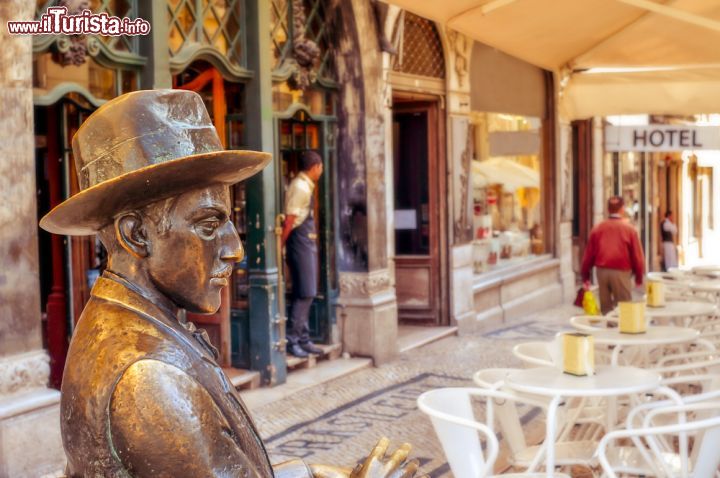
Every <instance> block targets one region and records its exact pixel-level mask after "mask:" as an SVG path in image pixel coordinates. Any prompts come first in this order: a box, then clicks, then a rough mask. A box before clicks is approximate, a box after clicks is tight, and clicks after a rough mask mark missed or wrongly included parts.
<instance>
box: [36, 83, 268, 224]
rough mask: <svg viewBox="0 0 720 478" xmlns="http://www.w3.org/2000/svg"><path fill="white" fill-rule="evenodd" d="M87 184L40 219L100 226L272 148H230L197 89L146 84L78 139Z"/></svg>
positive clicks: (246, 164) (222, 178) (103, 110)
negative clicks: (148, 87)
mask: <svg viewBox="0 0 720 478" xmlns="http://www.w3.org/2000/svg"><path fill="white" fill-rule="evenodd" d="M72 147H73V154H74V158H75V165H76V169H77V175H78V180H79V183H80V188H81V191H80V192H79V193H77V194H75V195H74V196H72V197H71V198H69V199H67V200H66V201H65V202H63V203H61V204H59V205H58V206H57V207H55V208H54V209H53V210H52V211H50V212H49V213H48V214H47V215H46V216H45V217H43V218H42V220H41V221H40V227H42V228H43V229H45V230H46V231H49V232H53V233H55V234H68V235H89V234H94V233H95V232H97V231H98V230H99V229H101V228H102V227H103V226H105V225H106V224H109V223H110V222H112V220H113V218H114V217H115V216H116V215H117V214H119V213H121V212H124V211H128V210H132V209H136V208H139V207H142V206H146V205H148V204H151V203H153V202H155V201H159V200H161V199H165V198H169V197H172V196H175V195H177V194H179V193H182V192H185V191H189V190H191V189H195V188H201V187H205V186H209V185H213V184H228V185H229V184H234V183H237V182H240V181H242V180H243V179H246V178H248V177H250V176H252V175H254V174H255V173H257V172H259V171H260V170H261V169H263V168H264V167H265V166H266V165H267V164H268V162H269V161H270V158H271V156H270V154H268V153H261V152H257V151H239V150H224V149H223V146H222V143H221V142H220V138H219V137H218V134H217V131H216V130H215V127H214V126H213V124H212V122H211V121H210V116H209V115H208V112H207V109H206V108H205V104H204V103H203V101H202V98H201V97H200V95H198V94H197V93H194V92H192V91H185V90H142V91H135V92H133V93H128V94H125V95H122V96H119V97H117V98H115V99H113V100H111V101H109V102H107V103H106V104H104V105H103V106H102V107H100V108H99V109H98V110H97V111H95V112H94V113H93V114H92V115H90V117H89V118H88V119H87V120H86V121H85V122H84V123H83V124H82V126H80V128H79V129H78V131H77V133H76V134H75V136H74V137H73V140H72Z"/></svg>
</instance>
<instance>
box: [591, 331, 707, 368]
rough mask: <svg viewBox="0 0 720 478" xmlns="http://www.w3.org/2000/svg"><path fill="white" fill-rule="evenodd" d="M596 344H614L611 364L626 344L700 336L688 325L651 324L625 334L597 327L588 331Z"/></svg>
mask: <svg viewBox="0 0 720 478" xmlns="http://www.w3.org/2000/svg"><path fill="white" fill-rule="evenodd" d="M590 333H591V334H592V336H593V339H594V340H595V344H596V345H614V346H615V348H614V349H613V352H612V359H611V364H612V365H617V364H618V360H619V357H620V350H621V349H622V347H627V346H633V345H638V346H654V345H671V344H683V343H688V342H694V341H696V340H697V339H698V338H700V332H699V331H698V330H695V329H691V328H689V327H674V326H666V325H653V326H650V327H648V328H647V331H646V332H645V333H642V334H625V333H621V332H620V330H619V329H617V328H613V329H598V330H597V331H593V332H590Z"/></svg>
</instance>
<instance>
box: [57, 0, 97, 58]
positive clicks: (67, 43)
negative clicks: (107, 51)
mask: <svg viewBox="0 0 720 478" xmlns="http://www.w3.org/2000/svg"><path fill="white" fill-rule="evenodd" d="M58 6H60V7H66V8H67V9H68V15H79V14H80V13H81V12H82V11H83V10H89V9H90V0H60V2H59V3H58ZM95 41H96V42H97V40H95ZM92 49H93V50H94V52H91V51H90V50H91V45H90V41H89V40H88V37H87V36H85V35H72V36H69V37H68V36H63V37H59V38H58V41H57V50H58V56H59V61H60V64H61V65H62V66H68V65H75V66H79V65H82V64H83V63H85V60H86V58H87V56H88V55H89V54H92V55H96V54H97V52H98V51H99V49H100V48H99V46H98V45H97V44H96V45H95V46H93V47H92Z"/></svg>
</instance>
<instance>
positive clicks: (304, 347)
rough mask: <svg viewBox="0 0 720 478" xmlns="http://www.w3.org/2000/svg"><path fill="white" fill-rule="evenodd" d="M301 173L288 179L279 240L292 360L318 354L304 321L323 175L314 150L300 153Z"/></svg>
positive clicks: (313, 278)
mask: <svg viewBox="0 0 720 478" xmlns="http://www.w3.org/2000/svg"><path fill="white" fill-rule="evenodd" d="M300 161H301V168H302V171H301V172H300V173H299V174H298V175H297V176H296V177H295V179H293V180H292V182H291V183H290V186H289V187H288V190H287V193H286V195H285V223H284V224H283V232H282V241H283V244H284V245H285V253H286V257H287V264H288V268H290V277H291V278H292V306H291V310H290V320H289V321H288V330H287V341H288V343H287V351H288V353H289V354H291V355H294V356H296V357H300V358H305V357H307V356H308V354H321V353H322V349H321V348H319V347H317V346H316V345H315V344H313V343H312V342H311V341H310V329H309V328H308V318H309V316H310V306H311V305H312V303H313V300H314V298H315V296H316V295H317V280H318V270H317V257H318V255H317V243H316V242H315V241H316V239H317V232H316V230H315V218H314V213H313V209H314V207H313V206H314V203H315V200H314V198H315V196H314V194H313V193H314V191H315V184H316V183H317V182H318V180H319V179H320V176H322V173H323V164H322V158H321V157H320V155H319V154H318V153H316V152H315V151H310V150H308V151H304V152H303V154H302V157H301V159H300Z"/></svg>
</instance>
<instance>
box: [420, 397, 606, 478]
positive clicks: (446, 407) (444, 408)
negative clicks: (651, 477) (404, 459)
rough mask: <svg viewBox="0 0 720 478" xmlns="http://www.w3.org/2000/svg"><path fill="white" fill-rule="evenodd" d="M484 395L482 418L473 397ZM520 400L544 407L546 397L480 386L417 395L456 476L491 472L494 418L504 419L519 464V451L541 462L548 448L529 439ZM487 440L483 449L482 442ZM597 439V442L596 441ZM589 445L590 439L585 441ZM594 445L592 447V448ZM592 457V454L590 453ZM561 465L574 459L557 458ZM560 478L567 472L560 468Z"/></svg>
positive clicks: (502, 424) (495, 446)
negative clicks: (477, 415) (532, 444)
mask: <svg viewBox="0 0 720 478" xmlns="http://www.w3.org/2000/svg"><path fill="white" fill-rule="evenodd" d="M473 397H478V398H481V399H484V400H483V402H484V405H485V413H486V420H485V421H484V422H481V421H478V420H476V418H475V415H474V413H473V405H472V398H473ZM516 404H524V405H529V406H531V407H540V408H543V409H544V408H545V406H546V404H545V403H544V402H539V403H538V402H535V401H533V400H531V399H528V398H527V397H519V396H517V395H515V394H512V393H507V392H502V391H499V390H490V389H479V388H440V389H436V390H431V391H429V392H425V393H423V394H422V395H420V397H419V398H418V407H419V408H420V410H421V411H422V412H423V413H425V414H427V415H428V416H429V417H430V420H431V422H432V425H433V428H434V430H435V434H436V435H437V437H438V439H439V440H440V444H441V445H442V448H443V451H444V453H445V457H446V458H447V460H448V464H449V465H450V469H451V470H452V473H453V475H454V476H456V477H463V478H465V477H467V478H474V477H478V478H482V477H486V476H488V475H489V474H490V473H491V472H492V469H493V465H494V463H495V460H496V458H497V453H498V449H499V446H498V443H497V437H496V435H495V429H494V423H495V420H496V419H497V421H498V422H499V423H500V428H501V432H502V436H503V439H504V440H505V441H506V442H507V443H508V446H509V448H510V452H511V457H510V461H511V463H512V464H513V465H515V466H520V467H526V466H527V464H521V463H517V461H516V459H515V458H517V456H519V455H521V456H524V457H527V458H528V459H527V461H528V462H533V463H534V464H536V465H540V464H541V463H542V459H543V457H544V447H543V446H542V445H540V446H535V447H528V446H527V445H526V444H525V437H524V434H523V428H522V425H521V424H520V421H519V417H518V415H517V410H516V408H515V406H516ZM483 439H484V441H485V448H484V449H483V446H482V442H483ZM596 444H597V442H595V445H596ZM581 446H586V447H587V444H584V445H581ZM594 448H595V446H594V445H593V446H592V447H591V451H592V450H594ZM590 456H591V455H590ZM556 462H557V464H558V465H565V464H574V463H576V462H575V461H572V462H571V463H568V462H567V461H566V460H563V457H562V454H561V453H558V456H557V457H556ZM501 476H503V477H508V478H511V477H537V478H540V477H542V476H546V475H545V474H544V473H512V474H503V475H501ZM554 476H556V477H565V476H566V475H563V474H559V473H555V475H554Z"/></svg>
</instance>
